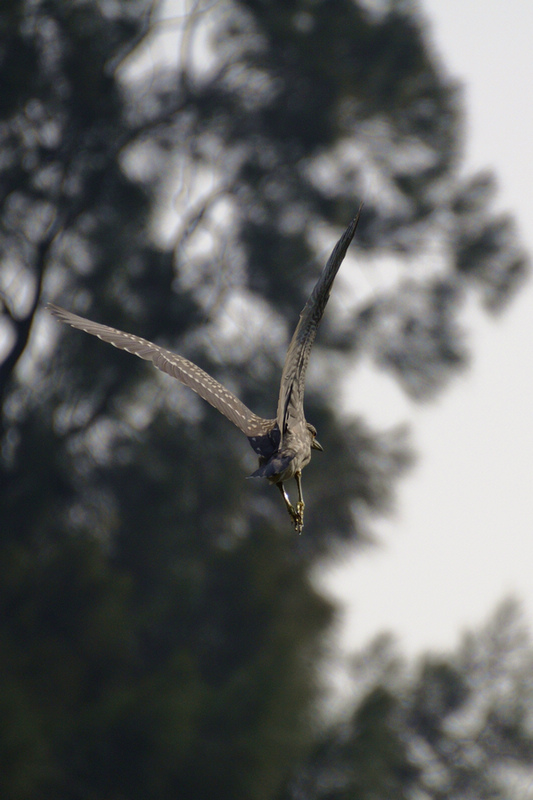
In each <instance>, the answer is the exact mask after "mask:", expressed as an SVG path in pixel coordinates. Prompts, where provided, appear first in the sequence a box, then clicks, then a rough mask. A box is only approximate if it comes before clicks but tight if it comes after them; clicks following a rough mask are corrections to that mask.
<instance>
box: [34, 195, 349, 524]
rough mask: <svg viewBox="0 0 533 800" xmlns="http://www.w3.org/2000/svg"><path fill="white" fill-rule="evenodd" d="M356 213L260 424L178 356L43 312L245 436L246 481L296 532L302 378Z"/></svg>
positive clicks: (55, 310) (304, 426) (303, 318)
mask: <svg viewBox="0 0 533 800" xmlns="http://www.w3.org/2000/svg"><path fill="white" fill-rule="evenodd" d="M360 212H361V209H359V212H358V214H357V216H356V217H355V219H353V220H352V222H351V223H350V224H349V226H348V228H347V229H346V231H345V232H344V233H343V235H342V236H341V238H340V239H339V241H338V242H337V244H336V245H335V248H334V250H333V252H332V254H331V256H330V258H329V259H328V262H327V264H326V266H325V267H324V269H323V271H322V274H321V275H320V277H319V279H318V281H317V283H316V285H315V288H314V289H313V291H312V293H311V296H310V298H309V300H308V301H307V303H306V304H305V307H304V309H303V311H302V313H301V314H300V319H299V322H298V325H297V326H296V330H295V332H294V335H293V337H292V340H291V343H290V345H289V349H288V351H287V356H286V359H285V364H284V367H283V372H282V375H281V383H280V390H279V399H278V410H277V416H276V419H263V418H262V417H258V416H257V414H254V413H253V411H250V409H249V408H248V407H247V406H245V405H244V403H243V402H242V401H241V400H239V398H238V397H236V396H235V395H234V394H232V393H231V392H230V391H228V390H227V389H226V388H225V387H224V386H222V384H221V383H219V382H218V381H216V380H215V379H214V378H212V377H211V376H210V375H208V374H207V372H204V370H203V369H200V367H198V366H196V364H193V362H192V361H188V360H187V359H186V358H183V356H180V355H177V354H176V353H173V352H171V351H170V350H166V349H165V348H163V347H159V345H156V344H152V342H149V341H147V339H142V338H141V337H140V336H134V335H133V334H131V333H124V332H123V331H119V330H117V329H116V328H110V327H109V326H108V325H101V324H100V323H98V322H92V321H91V320H89V319H85V318H84V317H79V316H78V315H77V314H72V313H71V312H70V311H65V309H63V308H60V307H59V306H56V305H54V304H53V303H49V304H48V306H47V308H48V309H49V310H50V311H51V312H52V314H53V315H54V316H56V317H57V318H58V319H59V320H61V322H66V323H67V324H69V325H72V327H74V328H79V329H80V330H82V331H85V332H86V333H90V334H91V335H92V336H97V337H98V338H99V339H102V341H104V342H108V343H109V344H112V345H113V346H114V347H118V348H119V349H121V350H126V351H127V352H128V353H133V354H134V355H136V356H138V357H139V358H143V359H145V360H146V361H151V362H152V363H153V364H154V366H156V367H157V368H158V369H160V370H161V371H162V372H166V373H167V374H168V375H171V376H172V377H173V378H177V379H178V380H179V381H181V383H183V384H185V386H189V388H191V389H192V390H193V391H195V392H196V393H197V394H198V395H199V396H200V397H202V398H203V399H204V400H207V402H208V403H210V404H211V405H212V406H214V407H215V408H216V409H217V410H218V411H220V412H221V414H224V416H225V417H227V418H228V419H229V420H230V422H233V424H234V425H236V426H237V427H238V428H239V429H240V430H241V431H242V432H243V433H244V434H245V435H246V436H247V437H248V440H249V442H250V444H251V446H252V447H253V449H254V450H255V452H256V453H257V454H258V456H259V469H257V470H256V471H255V472H254V473H253V475H252V477H265V478H267V479H268V480H269V481H270V482H271V483H275V484H276V485H277V486H278V488H279V489H280V491H281V493H282V495H283V499H284V501H285V504H286V507H287V510H288V512H289V514H290V516H291V519H292V522H293V525H294V527H295V529H296V530H297V531H298V533H301V531H302V528H303V511H304V502H303V496H302V486H301V472H302V469H303V468H304V467H305V466H306V465H307V464H308V463H309V461H310V460H311V450H312V449H315V450H322V448H321V446H320V445H319V443H318V442H317V440H316V430H315V428H314V427H313V426H312V425H310V424H309V423H308V422H307V421H306V419H305V415H304V407H303V400H304V389H305V374H306V370H307V364H308V361H309V355H310V353H311V348H312V346H313V342H314V340H315V336H316V331H317V328H318V325H319V322H320V320H321V319H322V315H323V313H324V309H325V307H326V304H327V302H328V299H329V295H330V292H331V287H332V285H333V281H334V280H335V276H336V275H337V272H338V271H339V267H340V265H341V264H342V262H343V260H344V256H345V255H346V251H347V250H348V247H349V245H350V242H351V241H352V239H353V236H354V234H355V230H356V228H357V223H358V221H359V215H360ZM290 478H295V480H296V483H297V488H298V503H297V504H296V508H294V506H293V505H292V504H291V502H290V500H289V498H288V496H287V493H286V491H285V488H284V486H283V483H284V481H287V480H289V479H290Z"/></svg>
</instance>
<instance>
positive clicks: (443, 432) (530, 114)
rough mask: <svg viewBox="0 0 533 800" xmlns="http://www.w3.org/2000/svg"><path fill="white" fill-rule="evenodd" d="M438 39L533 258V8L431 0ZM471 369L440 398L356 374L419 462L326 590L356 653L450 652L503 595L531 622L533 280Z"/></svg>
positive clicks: (478, 338)
mask: <svg viewBox="0 0 533 800" xmlns="http://www.w3.org/2000/svg"><path fill="white" fill-rule="evenodd" d="M422 8H423V9H425V12H426V15H427V19H428V24H429V26H430V32H431V36H432V39H433V42H434V44H435V46H436V49H437V52H438V53H439V54H440V57H441V61H442V63H444V65H445V67H446V69H447V71H448V72H449V73H450V74H451V75H452V76H453V77H456V78H458V79H459V80H460V81H461V82H462V83H463V86H464V95H463V97H464V106H465V108H466V111H467V142H466V160H467V163H466V167H467V171H468V172H469V173H472V172H474V171H476V170H478V169H482V168H485V167H488V168H490V169H493V170H494V172H495V174H496V177H497V178H498V182H499V187H500V191H499V195H498V199H497V202H496V207H497V209H498V210H500V209H501V210H503V209H506V210H509V211H510V212H511V213H512V214H513V215H514V216H515V218H516V220H517V223H518V225H519V229H520V235H521V237H522V242H523V243H524V245H525V246H526V248H527V249H528V251H529V253H533V232H532V230H531V226H530V219H531V217H532V211H533V208H532V206H533V199H532V187H533V144H532V143H533V103H532V89H531V84H532V80H533V48H532V46H531V41H532V40H533V3H529V2H524V0H506V2H505V3H504V2H502V0H424V2H423V3H422ZM467 322H468V327H469V328H470V329H471V338H470V342H471V351H472V356H473V359H472V366H471V368H470V369H469V370H468V371H467V372H465V374H464V375H463V376H461V377H460V378H459V379H456V380H455V381H454V382H453V383H452V385H451V387H450V388H449V389H448V390H447V391H446V392H444V393H443V395H442V396H441V397H440V398H439V400H438V401H437V402H436V403H432V404H430V405H423V406H420V405H418V406H413V405H410V404H409V403H408V402H407V401H406V400H405V399H404V398H403V397H401V396H400V394H399V392H398V393H394V392H393V393H391V391H390V386H389V384H386V383H385V380H386V379H385V378H379V379H376V378H375V377H374V376H371V375H370V374H366V373H364V372H363V374H359V375H358V378H357V381H358V382H357V384H355V385H353V386H352V388H351V394H352V397H353V398H354V400H355V401H356V403H357V410H358V411H359V412H360V413H362V414H364V415H365V416H366V417H367V418H368V419H369V420H370V421H373V422H375V423H376V424H378V425H386V424H387V423H388V422H391V421H392V422H396V421H398V420H402V419H403V420H406V421H409V422H410V424H411V428H412V439H413V443H414V446H415V448H416V450H417V452H418V456H419V458H418V464H417V466H416V467H415V469H413V470H412V471H411V472H410V473H409V475H408V477H407V478H406V479H404V480H403V482H402V483H401V484H400V488H399V495H398V497H399V502H398V508H397V512H396V514H395V516H394V517H392V518H391V519H389V520H386V521H384V522H378V524H377V525H376V526H375V529H377V531H378V533H379V537H380V541H381V546H380V547H378V548H374V549H371V550H367V551H363V552H361V550H358V551H357V552H356V553H355V554H354V556H353V558H351V559H348V558H347V559H345V562H344V563H343V564H342V565H340V566H339V567H338V568H335V569H333V570H331V571H330V573H329V575H328V578H327V581H326V585H327V587H328V590H331V591H332V592H333V593H334V596H335V597H337V598H339V599H341V600H342V602H343V603H344V604H345V607H344V608H345V610H344V613H343V617H342V622H341V625H340V628H339V629H340V631H341V634H342V640H343V642H344V644H345V646H346V647H347V648H348V649H354V648H357V647H359V646H360V645H362V644H363V643H365V642H367V641H368V640H369V638H371V637H372V636H373V635H374V634H376V633H378V632H381V631H383V630H390V631H392V632H394V633H395V634H396V636H397V638H398V639H399V643H400V648H401V649H402V650H403V651H404V652H405V653H408V654H414V653H418V652H420V651H422V650H426V649H437V650H442V649H448V648H450V647H453V646H454V645H455V644H456V643H457V641H458V636H459V634H460V632H461V631H462V630H464V629H465V628H473V627H478V626H479V625H481V624H482V623H483V622H485V621H486V619H487V618H488V616H489V615H490V614H491V612H492V611H493V610H494V608H495V606H496V604H497V603H498V602H499V601H500V600H502V599H503V597H504V596H508V595H514V596H516V597H518V598H519V599H521V600H522V602H523V605H524V609H525V612H526V614H527V617H528V620H529V623H530V627H531V629H533V524H532V520H533V469H532V466H531V457H532V453H533V414H532V411H531V409H532V407H533V399H532V395H533V347H532V342H533V287H532V286H531V285H530V284H529V285H528V286H527V287H526V288H525V289H523V290H522V291H521V293H520V295H519V296H518V297H517V298H516V300H515V301H514V302H513V303H512V304H511V305H510V307H509V308H508V309H507V311H506V312H505V313H504V314H503V315H502V316H501V317H499V318H497V319H496V320H495V319H487V318H486V315H484V314H482V313H480V312H479V311H476V310H475V309H474V308H472V309H470V311H469V314H468V319H467Z"/></svg>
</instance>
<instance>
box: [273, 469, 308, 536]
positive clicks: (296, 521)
mask: <svg viewBox="0 0 533 800" xmlns="http://www.w3.org/2000/svg"><path fill="white" fill-rule="evenodd" d="M276 486H277V487H278V489H279V490H280V492H281V496H282V497H283V501H284V503H285V506H286V508H287V511H288V512H289V514H290V518H291V519H292V524H293V525H294V528H295V530H296V532H297V533H301V532H302V527H303V520H302V519H301V518H300V515H299V514H298V511H297V510H296V509H295V508H294V506H293V504H292V503H291V501H290V500H289V495H288V494H287V492H286V490H285V487H284V485H283V483H282V482H281V481H280V482H279V483H276Z"/></svg>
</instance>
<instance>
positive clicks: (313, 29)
mask: <svg viewBox="0 0 533 800" xmlns="http://www.w3.org/2000/svg"><path fill="white" fill-rule="evenodd" d="M0 30H1V33H2V37H1V42H2V43H1V45H0V68H1V75H2V92H1V93H0V154H1V155H0V196H1V201H2V212H1V215H0V259H1V260H0V290H1V306H0V310H1V318H0V346H1V350H0V358H1V363H0V401H1V404H2V407H1V423H0V425H1V427H0V436H1V440H0V442H1V446H0V551H1V552H0V603H1V608H2V614H1V622H0V674H1V676H2V681H1V682H0V707H1V708H2V711H3V713H2V714H1V715H0V717H1V722H0V741H1V742H2V747H1V751H2V756H1V758H2V760H3V763H2V768H1V769H0V794H1V795H2V797H6V798H10V800H19V799H20V800H33V798H35V799H36V800H37V798H39V800H41V799H42V798H48V797H50V798H52V797H53V798H56V797H58V796H61V797H63V798H66V800H69V799H71V800H82V798H83V799H84V800H85V799H87V800H88V798H102V800H103V798H106V800H109V799H110V798H116V800H119V798H121V799H122V798H128V800H135V798H139V799H140V798H143V800H146V799H147V798H158V799H159V798H166V797H169V798H170V797H172V798H175V797H176V796H179V797H180V798H187V797H190V798H194V800H201V799H202V798H212V797H215V796H216V797H217V798H221V799H222V798H225V797H227V798H232V800H235V799H236V798H243V800H244V798H246V800H266V798H275V797H277V796H280V795H279V793H280V792H284V791H289V790H288V789H287V787H288V786H289V785H292V784H290V776H291V775H293V774H294V772H295V770H296V766H297V765H299V764H303V763H305V759H306V758H307V757H310V754H312V752H313V748H314V747H317V746H319V745H317V741H318V740H317V735H318V731H319V730H320V724H319V721H318V720H317V718H316V705H315V701H316V698H317V695H318V686H317V681H316V678H317V670H318V666H319V665H320V663H321V657H322V654H323V634H324V632H325V631H327V629H328V625H329V623H330V622H331V619H332V614H333V609H332V607H331V604H330V603H329V602H327V601H326V600H325V599H324V598H323V597H321V596H320V594H319V593H318V592H317V590H316V588H315V587H314V585H313V582H312V569H313V567H314V566H315V565H316V564H317V563H319V560H320V559H322V558H324V557H326V556H328V555H330V554H332V553H335V552H336V550H337V549H338V548H339V546H340V545H341V544H343V543H354V542H355V543H356V542H357V541H360V540H361V539H363V538H368V537H371V524H370V518H371V516H372V515H373V514H377V513H381V512H383V511H385V510H387V509H388V508H390V506H391V504H392V503H393V498H394V486H395V482H396V480H397V478H398V477H399V476H400V475H401V474H402V472H403V471H404V469H405V468H406V466H407V465H408V464H409V462H410V460H411V453H410V448H409V444H408V441H407V439H406V437H405V432H403V431H389V432H383V431H373V430H371V429H370V428H369V427H368V426H367V425H366V424H365V423H364V421H363V420H360V419H353V420H352V421H348V422H347V421H346V420H344V419H343V420H341V419H340V418H339V415H338V409H336V407H335V403H334V402H333V400H332V398H333V397H334V395H335V387H336V386H337V385H338V381H339V380H340V379H341V376H342V374H343V372H344V371H345V370H346V369H347V366H348V365H350V366H352V365H355V364H356V363H357V359H358V358H360V357H362V356H363V355H370V356H371V357H373V358H374V359H375V360H376V362H377V363H378V364H379V365H380V366H382V367H383V368H385V369H388V370H390V371H391V373H392V374H393V375H394V376H395V377H396V378H397V379H398V380H399V381H400V382H401V384H402V385H403V386H404V388H405V389H406V390H407V391H408V392H410V393H411V394H412V395H413V396H414V397H416V398H420V399H422V398H426V397H431V396H432V395H434V394H435V393H436V392H437V391H439V390H440V389H442V388H443V387H444V385H445V384H446V382H447V380H448V378H449V377H451V376H452V375H453V374H455V373H456V372H457V370H458V369H460V368H461V367H462V366H463V365H464V363H465V361H466V353H467V343H465V342H464V341H463V339H462V333H461V327H460V325H459V324H458V319H457V315H458V311H459V309H460V305H461V302H462V300H463V298H464V297H465V296H466V295H467V294H469V293H478V294H479V296H480V298H481V300H482V301H483V302H484V303H485V305H486V307H487V309H488V310H492V311H493V310H497V309H500V308H502V307H503V306H504V305H505V303H506V302H507V300H508V299H509V298H510V297H511V296H512V294H513V292H514V291H515V290H516V289H517V287H519V285H520V282H521V280H522V278H523V276H524V274H525V272H526V259H525V256H524V254H523V252H522V250H521V247H520V244H519V243H518V242H517V239H516V234H515V231H514V226H513V223H512V220H511V218H510V217H509V216H505V215H497V214H495V213H494V212H493V211H492V210H491V201H492V196H493V193H494V185H495V184H494V179H493V177H492V176H491V175H489V174H484V175H474V176H465V175H464V174H463V165H462V162H461V144H462V137H463V134H462V128H461V126H462V110H461V101H460V91H459V87H458V86H457V85H456V84H455V83H454V82H453V81H452V80H450V78H449V77H448V76H447V75H446V73H445V71H444V69H443V68H442V66H441V65H440V64H439V62H438V59H437V58H436V56H435V54H434V52H433V51H432V49H431V46H430V42H429V39H428V35H427V32H426V30H425V27H424V24H423V22H422V20H421V19H420V17H419V15H418V13H417V11H416V9H414V8H413V7H412V6H411V4H409V3H407V2H402V0H389V2H385V3H382V4H380V6H379V9H378V8H375V9H369V8H368V7H367V6H366V5H364V4H362V3H357V2H354V0H327V1H326V0H283V2H281V0H280V1H277V0H276V1H274V2H263V1H262V0H247V1H243V0H232V1H231V0H224V2H221V3H216V4H210V3H207V2H205V3H204V2H202V0H198V2H195V3H192V4H191V5H190V6H186V7H184V8H182V7H179V8H178V7H177V6H174V5H172V4H164V5H162V4H160V3H158V2H148V0H120V2H116V1H115V0H69V1H68V2H67V0H31V1H30V0H7V1H6V2H4V3H3V5H2V9H1V10H0ZM161 54H164V57H161ZM360 200H364V202H365V211H364V215H363V216H362V218H361V223H360V227H359V230H358V234H357V255H356V258H352V260H351V263H350V264H349V263H348V262H347V264H346V270H357V269H358V268H360V267H359V266H358V263H357V262H358V261H359V262H363V261H364V260H365V259H366V260H368V261H369V263H371V261H370V259H372V258H377V257H381V256H388V257H392V258H394V260H395V263H396V265H397V274H398V279H397V281H395V282H394V284H393V285H392V286H391V285H390V283H389V284H388V285H387V286H379V285H378V283H377V282H376V284H375V285H373V290H372V293H371V295H370V296H368V297H366V298H365V299H364V302H359V303H356V304H355V305H354V307H353V310H347V311H346V310H345V311H346V313H343V315H342V320H341V321H340V322H339V323H337V322H336V321H335V316H336V315H335V313H334V310H335V306H334V304H332V306H331V313H329V314H328V316H327V320H325V322H324V325H323V327H322V328H321V331H320V336H319V341H318V342H317V345H316V348H315V351H314V353H313V360H314V361H315V362H316V363H317V364H319V365H320V371H321V374H322V379H321V378H320V376H317V377H315V378H313V372H312V371H311V375H310V381H309V389H308V392H307V417H308V419H309V420H310V421H312V422H313V423H314V424H315V425H316V427H317V429H318V431H319V438H320V441H321V443H322V444H323V445H324V447H325V450H326V454H325V456H324V458H327V466H326V467H324V461H321V462H319V461H318V459H319V458H320V457H318V458H316V459H315V460H314V463H313V464H312V465H310V466H309V467H308V468H307V469H306V474H305V481H306V501H307V506H308V508H307V512H306V516H307V523H306V530H305V534H304V535H303V536H302V537H300V538H299V539H296V538H295V537H293V536H291V532H290V529H289V530H287V528H288V524H287V520H286V518H285V511H284V509H283V508H282V506H281V504H280V503H279V497H278V496H277V493H274V492H273V490H271V491H269V487H268V486H266V485H265V486H262V485H261V486H259V485H258V486H256V485H249V484H245V483H244V481H243V478H244V476H245V475H247V474H250V472H251V471H252V470H253V468H254V458H253V454H252V453H251V451H249V449H247V444H246V443H245V442H244V440H243V438H242V436H241V435H240V434H239V433H238V431H235V430H233V428H232V426H231V425H229V424H227V423H226V422H225V421H224V420H222V419H221V418H219V416H218V415H217V414H216V412H215V411H213V410H212V409H210V408H209V407H207V406H205V407H204V405H203V404H202V403H201V402H200V401H198V399H197V398H196V397H195V396H194V395H193V394H192V393H190V392H187V390H185V389H183V388H182V387H179V386H177V385H173V384H172V383H171V382H170V381H168V382H165V380H164V378H160V377H158V376H157V375H156V374H155V371H154V370H150V369H149V368H147V367H146V365H144V364H143V363H141V362H138V360H137V359H134V358H131V357H130V356H128V355H127V354H124V353H119V352H116V351H115V350H113V349H112V348H107V349H106V348H104V346H103V345H101V343H99V342H97V341H91V340H90V339H89V337H84V336H83V335H82V334H77V333H76V332H74V331H71V330H59V326H57V325H56V323H55V322H54V321H53V320H51V319H49V318H47V317H46V314H45V312H44V311H43V310H42V301H43V300H44V299H46V300H49V299H50V300H54V301H58V302H61V304H62V305H65V306H66V307H68V308H70V309H72V310H73V311H76V312H78V313H81V314H83V315H86V316H89V317H91V318H93V319H96V320H98V321H101V322H104V323H107V324H111V325H113V326H115V327H118V328H121V329H123V330H127V331H131V332H133V333H137V334H139V335H141V336H144V337H145V338H148V339H150V340H152V341H157V342H160V343H161V344H163V345H165V346H167V347H170V348H171V349H175V350H177V351H178V352H181V353H183V354H184V355H186V356H187V357H189V358H191V359H192V360H194V361H195V362H196V363H198V364H200V365H201V366H202V367H203V368H204V369H206V370H207V371H208V372H210V373H211V374H213V375H214V376H215V377H216V378H217V379H219V380H220V381H221V382H222V383H224V384H226V385H228V386H229V387H231V388H232V390H234V391H235V392H236V393H237V394H239V396H240V397H242V399H243V400H244V401H245V402H246V403H247V404H248V405H249V406H250V407H251V408H252V409H254V410H255V411H257V412H258V413H260V414H263V415H265V416H267V417H268V416H272V414H273V412H274V409H275V402H276V396H277V385H276V384H277V381H278V380H279V374H280V368H281V364H282V360H283V357H284V349H285V346H286V343H287V341H288V336H290V332H291V327H292V326H293V325H294V324H295V322H296V320H297V316H298V313H299V311H300V310H301V308H302V306H303V304H304V302H305V300H306V297H307V294H308V292H309V289H310V288H311V286H312V285H313V282H314V280H315V279H316V276H317V274H318V270H319V269H320V267H321V265H322V263H323V260H324V253H326V251H328V250H329V249H331V245H332V244H333V242H334V241H335V238H336V236H337V233H338V231H340V229H342V228H343V227H345V225H346V224H347V221H348V220H349V219H350V217H351V216H353V214H354V212H355V210H356V209H357V207H358V204H359V202H360ZM437 245H438V246H437ZM437 251H438V253H439V257H438V259H435V258H434V257H429V254H430V253H433V254H434V253H435V252H437ZM421 264H422V265H424V264H426V267H425V268H422V269H421V268H420V265H421ZM413 265H416V269H415V268H414V266H413ZM343 269H344V267H343ZM350 308H351V306H350ZM329 310H330V309H328V311H329ZM324 375H326V376H327V381H326V380H324ZM446 680H447V678H446ZM369 702H370V701H369ZM394 702H395V701H391V700H390V699H389V698H388V697H387V693H386V691H385V690H380V694H379V696H378V695H376V696H375V698H374V699H372V703H374V706H372V708H375V709H380V708H385V712H384V715H383V714H382V713H381V711H380V712H379V714H376V713H374V712H373V711H372V708H371V709H370V711H369V712H368V719H369V720H370V722H369V724H372V726H374V724H377V723H376V720H377V719H378V717H379V719H380V720H381V722H379V725H381V728H379V726H378V727H377V728H376V729H375V730H374V732H373V734H372V736H373V737H374V738H373V739H372V737H371V740H372V741H376V742H378V744H379V741H381V739H382V737H387V736H388V728H387V723H386V718H387V713H386V708H388V707H389V705H390V703H392V704H393V705H394ZM358 713H359V714H360V715H361V714H362V713H363V712H362V711H359V712H358ZM384 720H385V721H384ZM377 746H378V745H377ZM383 748H384V749H383V750H382V755H380V758H383V759H389V758H390V759H392V762H388V763H393V762H395V760H396V761H397V762H398V763H399V764H400V765H403V758H404V754H403V751H402V748H401V746H400V744H398V743H397V742H396V743H395V741H392V742H389V741H387V743H386V744H384V746H383ZM365 764H367V762H366V760H365ZM365 768H366V767H365ZM402 769H403V766H402ZM402 774H403V773H402ZM413 774H414V773H412V771H411V767H409V769H408V770H407V774H406V778H409V779H410V778H411V777H412V775H413ZM369 775H370V773H369ZM365 780H368V781H370V780H371V777H368V778H365ZM361 785H363V784H361ZM369 785H370V784H369ZM291 791H292V790H291ZM365 791H366V794H365V795H364V796H365V797H369V796H371V795H370V789H368V791H367V790H366V789H365ZM372 791H374V796H380V795H379V791H381V790H378V789H375V790H374V789H373V790H372ZM387 796H389V797H392V796H394V795H393V794H392V793H391V794H390V795H387ZM398 796H399V795H398ZM435 796H438V795H435Z"/></svg>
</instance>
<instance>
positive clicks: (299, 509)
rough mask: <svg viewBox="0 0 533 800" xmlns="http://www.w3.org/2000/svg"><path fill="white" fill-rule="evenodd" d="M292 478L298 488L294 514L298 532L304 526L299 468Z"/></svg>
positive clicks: (303, 505) (303, 506) (303, 504)
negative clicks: (296, 518)
mask: <svg viewBox="0 0 533 800" xmlns="http://www.w3.org/2000/svg"><path fill="white" fill-rule="evenodd" d="M294 479H295V481H296V486H297V488H298V502H297V503H296V516H297V517H298V527H297V528H296V529H297V531H298V533H301V532H302V528H303V526H304V508H305V503H304V496H303V493H302V473H301V471H300V470H298V472H295V473H294Z"/></svg>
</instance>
